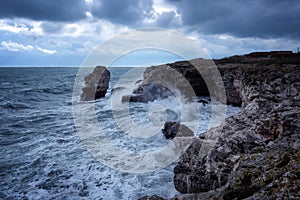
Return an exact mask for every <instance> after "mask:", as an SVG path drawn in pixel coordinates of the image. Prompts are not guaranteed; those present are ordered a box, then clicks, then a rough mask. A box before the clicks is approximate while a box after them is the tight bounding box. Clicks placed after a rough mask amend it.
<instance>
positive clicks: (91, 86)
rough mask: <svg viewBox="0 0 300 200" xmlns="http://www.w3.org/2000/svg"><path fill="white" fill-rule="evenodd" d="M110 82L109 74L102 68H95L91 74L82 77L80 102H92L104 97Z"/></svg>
mask: <svg viewBox="0 0 300 200" xmlns="http://www.w3.org/2000/svg"><path fill="white" fill-rule="evenodd" d="M109 80H110V72H109V71H108V70H107V68H106V67H104V66H97V67H95V69H94V70H93V72H92V73H90V74H89V75H87V76H86V77H84V81H85V87H84V88H82V94H81V101H92V100H95V99H99V98H102V97H104V96H105V94H106V92H107V89H108V86H109Z"/></svg>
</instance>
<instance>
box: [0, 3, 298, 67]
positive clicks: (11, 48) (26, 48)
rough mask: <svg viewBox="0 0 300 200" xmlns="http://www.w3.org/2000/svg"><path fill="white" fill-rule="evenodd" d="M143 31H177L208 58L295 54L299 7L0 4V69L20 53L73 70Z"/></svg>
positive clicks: (292, 5)
mask: <svg viewBox="0 0 300 200" xmlns="http://www.w3.org/2000/svg"><path fill="white" fill-rule="evenodd" d="M144 27H163V28H170V29H175V30H178V31H180V32H183V33H184V34H186V35H188V36H189V37H191V38H195V39H197V40H198V42H199V44H200V45H201V46H202V48H204V49H206V50H207V51H208V52H210V53H211V56H212V57H223V56H229V55H232V54H243V53H248V52H250V51H264V50H296V49H297V47H299V46H300V28H299V27H300V2H299V0H285V1H282V0H281V1H279V0H244V1H240V0H228V1H223V0H214V1H212V0H59V1H58V0H2V2H1V7H0V44H1V46H0V54H1V57H2V58H5V59H2V61H0V62H1V63H0V64H3V63H4V64H5V62H6V61H5V60H7V58H8V56H11V55H14V53H15V54H16V55H18V56H20V54H19V52H26V55H27V56H28V57H30V56H32V55H33V54H34V56H41V58H43V59H45V62H49V63H52V62H54V61H55V62H59V61H61V60H62V59H63V58H68V63H70V64H77V65H80V64H81V62H80V60H81V61H82V60H84V57H85V56H86V55H88V53H89V52H90V51H91V50H92V49H93V47H95V46H96V45H98V44H100V43H101V42H103V41H105V40H107V39H109V38H111V37H112V36H113V35H115V34H118V33H121V32H123V31H127V30H130V29H135V28H144ZM162 37H163V36H162ZM6 54H7V55H6ZM23 56H25V55H23ZM54 57H55V58H57V59H53V58H54ZM19 60H22V59H19ZM24 60H26V62H27V60H29V61H31V62H33V61H34V60H32V59H24ZM55 64H59V63H55Z"/></svg>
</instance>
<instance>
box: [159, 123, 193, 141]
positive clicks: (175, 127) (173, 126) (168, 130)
mask: <svg viewBox="0 0 300 200" xmlns="http://www.w3.org/2000/svg"><path fill="white" fill-rule="evenodd" d="M162 133H163V134H164V136H165V138H166V139H173V138H175V137H193V136H194V132H193V131H192V130H191V129H189V128H188V127H187V126H186V125H184V124H180V123H179V122H166V123H165V124H164V128H163V129H162Z"/></svg>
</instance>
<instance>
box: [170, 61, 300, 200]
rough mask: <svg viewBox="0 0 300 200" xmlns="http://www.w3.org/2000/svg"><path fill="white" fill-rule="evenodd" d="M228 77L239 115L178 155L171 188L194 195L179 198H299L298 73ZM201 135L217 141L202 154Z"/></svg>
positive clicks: (270, 70) (284, 70)
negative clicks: (231, 79) (239, 107)
mask: <svg viewBox="0 0 300 200" xmlns="http://www.w3.org/2000/svg"><path fill="white" fill-rule="evenodd" d="M234 71H235V72H234ZM231 73H238V74H239V76H238V77H237V78H236V84H237V85H236V86H237V88H239V90H240V95H241V99H242V102H243V103H242V104H243V110H242V111H241V112H240V113H239V114H237V115H235V116H232V117H230V118H227V119H226V120H225V122H224V123H223V125H222V126H221V127H218V128H216V129H214V130H211V131H209V132H208V133H209V134H208V133H206V134H204V136H202V137H201V138H198V139H195V140H193V142H192V144H191V145H190V146H189V148H188V149H187V151H186V152H184V153H183V154H182V155H181V157H180V162H179V163H178V165H177V166H176V167H175V168H174V174H175V176H174V184H175V188H176V189H177V190H178V191H180V192H181V193H184V194H187V193H199V194H187V195H182V196H180V198H182V199H193V198H196V199H198V198H200V199H202V198H212V197H216V198H221V199H234V198H236V199H242V198H250V199H257V198H259V199H261V198H271V199H276V198H284V196H287V197H289V196H291V197H294V198H299V193H298V192H296V191H299V189H300V188H299V173H298V172H297V169H299V164H300V159H299V156H297V154H298V155H299V149H300V134H299V133H300V106H299V105H300V104H299V100H300V92H299V90H300V85H299V83H300V67H299V66H281V65H270V66H259V67H255V66H251V65H243V66H241V65H239V66H234V64H232V65H231ZM206 135H218V136H219V137H218V139H217V142H216V144H215V145H214V146H213V147H212V148H211V149H210V150H208V151H207V152H203V151H205V149H204V148H202V147H203V143H204V142H205V141H206V139H207V138H206ZM201 151H202V152H201Z"/></svg>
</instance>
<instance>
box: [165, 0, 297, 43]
mask: <svg viewBox="0 0 300 200" xmlns="http://www.w3.org/2000/svg"><path fill="white" fill-rule="evenodd" d="M169 3H170V4H173V5H175V6H176V8H177V12H178V13H179V14H181V16H182V22H183V25H185V26H187V27H190V28H191V29H194V30H197V31H199V32H201V33H205V34H225V33H227V34H232V35H235V36H238V37H262V38H268V37H290V38H300V1H299V0H243V1H241V0H227V1H223V0H214V1H212V0H181V1H178V0H176V1H174V0H169Z"/></svg>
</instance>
